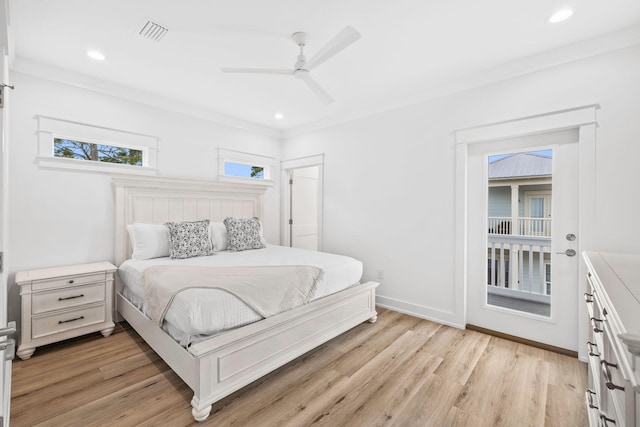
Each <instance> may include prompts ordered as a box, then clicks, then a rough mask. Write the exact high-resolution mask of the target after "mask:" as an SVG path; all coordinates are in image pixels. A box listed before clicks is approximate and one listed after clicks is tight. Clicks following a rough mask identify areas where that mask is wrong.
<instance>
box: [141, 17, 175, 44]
mask: <svg viewBox="0 0 640 427" xmlns="http://www.w3.org/2000/svg"><path fill="white" fill-rule="evenodd" d="M168 31H169V29H168V28H167V27H165V26H164V25H160V24H158V23H157V22H155V21H153V20H151V19H147V20H146V21H145V22H143V23H142V25H141V26H140V28H139V29H138V34H139V35H141V36H142V37H144V38H145V39H149V40H153V41H154V42H159V41H160V40H161V39H162V38H163V37H164V35H165V34H167V32H168Z"/></svg>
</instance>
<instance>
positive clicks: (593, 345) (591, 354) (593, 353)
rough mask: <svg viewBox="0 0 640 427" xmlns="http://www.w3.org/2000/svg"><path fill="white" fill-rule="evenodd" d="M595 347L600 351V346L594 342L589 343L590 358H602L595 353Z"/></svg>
mask: <svg viewBox="0 0 640 427" xmlns="http://www.w3.org/2000/svg"><path fill="white" fill-rule="evenodd" d="M594 347H595V349H596V350H597V349H598V345H597V344H594V343H592V342H587V350H589V356H597V357H600V353H595V352H594V351H593V348H594Z"/></svg>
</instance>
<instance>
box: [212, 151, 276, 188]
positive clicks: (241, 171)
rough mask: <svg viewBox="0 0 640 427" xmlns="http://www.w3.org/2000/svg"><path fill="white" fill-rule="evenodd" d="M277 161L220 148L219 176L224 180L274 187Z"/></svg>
mask: <svg viewBox="0 0 640 427" xmlns="http://www.w3.org/2000/svg"><path fill="white" fill-rule="evenodd" d="M274 165H275V159H273V158H272V157H267V156H261V155H259V154H252V153H245V152H242V151H234V150H228V149H226V148H218V170H219V173H218V176H219V177H220V179H222V180H227V181H229V180H231V181H244V182H246V181H249V180H251V181H253V182H255V183H260V184H265V185H273V180H272V176H273V170H274Z"/></svg>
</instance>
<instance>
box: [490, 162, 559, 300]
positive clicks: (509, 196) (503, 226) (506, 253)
mask: <svg viewBox="0 0 640 427" xmlns="http://www.w3.org/2000/svg"><path fill="white" fill-rule="evenodd" d="M488 172H489V174H488V175H489V184H488V185H489V200H488V215H487V216H488V225H487V231H488V251H487V255H488V257H487V258H488V259H487V265H488V269H487V284H488V285H489V286H488V291H489V295H490V296H491V295H498V296H501V297H507V298H513V299H518V300H524V301H531V302H535V303H539V304H546V305H548V304H549V303H550V296H551V195H552V190H551V188H552V186H551V179H552V159H551V157H547V156H543V155H539V154H532V153H517V154H512V155H509V156H507V157H504V158H501V159H499V160H496V161H493V162H491V163H489V170H488ZM498 305H500V304H498ZM524 310H525V311H526V308H525V309H524Z"/></svg>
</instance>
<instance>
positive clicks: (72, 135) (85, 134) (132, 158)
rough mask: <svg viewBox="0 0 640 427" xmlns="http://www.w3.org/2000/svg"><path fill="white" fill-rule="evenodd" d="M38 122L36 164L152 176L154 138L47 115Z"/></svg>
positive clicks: (155, 157) (155, 160) (155, 161)
mask: <svg viewBox="0 0 640 427" xmlns="http://www.w3.org/2000/svg"><path fill="white" fill-rule="evenodd" d="M36 120H37V121H38V132H37V135H38V155H37V157H36V160H37V163H38V165H39V166H41V167H45V168H53V169H66V170H70V171H74V172H79V171H82V172H90V173H96V172H97V173H114V172H115V173H126V174H134V175H156V174H157V165H158V141H159V139H158V137H155V136H153V135H145V134H142V133H137V132H130V131H126V130H122V129H115V128H110V127H106V126H99V125H92V124H88V123H81V122H76V121H73V120H66V119H59V118H55V117H49V116H40V115H38V116H36Z"/></svg>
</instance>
